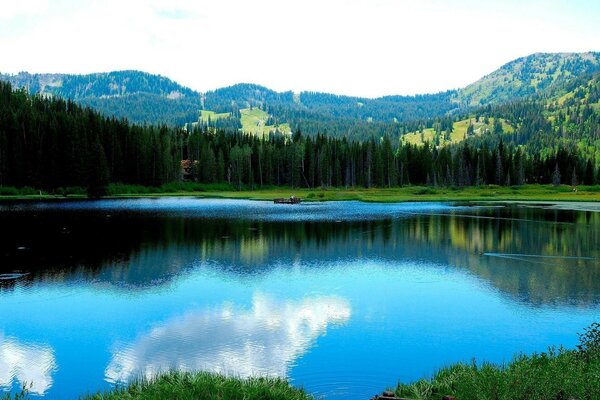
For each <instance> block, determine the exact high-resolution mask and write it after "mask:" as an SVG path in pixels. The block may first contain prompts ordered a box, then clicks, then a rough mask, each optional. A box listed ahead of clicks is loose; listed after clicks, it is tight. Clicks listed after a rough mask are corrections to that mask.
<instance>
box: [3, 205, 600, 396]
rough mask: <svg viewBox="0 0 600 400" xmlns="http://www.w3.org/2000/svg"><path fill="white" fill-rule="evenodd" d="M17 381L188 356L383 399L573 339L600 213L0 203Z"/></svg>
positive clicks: (90, 374) (71, 392) (7, 373)
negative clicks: (465, 364) (447, 368)
mask: <svg viewBox="0 0 600 400" xmlns="http://www.w3.org/2000/svg"><path fill="white" fill-rule="evenodd" d="M0 226H1V229H0V315H2V322H1V323H0V387H1V388H3V389H4V390H15V389H16V388H17V387H19V386H20V385H21V384H22V383H23V382H31V384H32V387H31V391H32V393H33V394H34V395H35V396H34V397H40V398H47V399H55V398H56V399H64V398H76V397H77V396H78V395H80V394H82V393H86V392H95V391H98V390H106V389H109V388H111V387H112V386H113V385H115V384H120V383H124V382H127V381H128V380H130V379H132V378H135V377H139V376H152V375H153V374H155V373H157V372H159V371H163V370H168V369H172V368H177V369H182V370H210V371H218V372H222V373H227V374H234V375H240V376H252V375H271V376H281V377H287V378H289V379H290V381H291V382H292V383H293V384H294V385H298V386H303V387H305V388H306V389H307V390H308V391H309V392H311V393H315V394H317V395H324V396H325V397H326V398H327V399H342V398H357V399H359V398H365V399H366V398H368V397H370V396H372V395H373V394H375V393H377V392H379V391H381V390H382V389H383V388H385V387H386V386H391V385H394V384H395V382H397V380H398V379H401V380H414V379H418V378H421V377H424V376H429V375H430V374H431V373H432V372H433V371H435V369H436V368H439V367H441V366H443V365H447V364H448V363H451V362H455V361H470V360H472V359H473V358H474V359H476V360H489V361H494V362H503V361H508V360H510V358H511V357H512V355H513V354H514V353H515V352H518V351H524V352H528V353H530V352H534V351H543V350H545V349H546V348H547V346H548V345H551V344H563V345H565V346H567V347H573V346H574V345H575V344H576V342H577V335H576V333H577V332H580V331H581V330H582V329H583V328H584V327H586V326H587V325H589V324H590V323H591V322H593V321H594V320H596V321H597V320H598V315H600V312H599V311H600V261H599V260H600V213H597V212H592V211H573V210H565V209H553V208H551V207H547V206H545V205H543V204H541V205H511V204H498V205H483V206H482V205H480V206H470V205H452V204H446V203H402V204H376V203H374V204H371V203H360V202H331V203H329V202H325V203H314V204H310V203H307V204H301V205H297V206H289V205H275V204H272V203H270V202H257V201H245V200H206V199H194V198H164V199H136V200H101V201H69V202H51V203H1V204H0Z"/></svg>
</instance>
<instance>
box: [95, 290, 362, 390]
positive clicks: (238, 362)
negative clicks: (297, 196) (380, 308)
mask: <svg viewBox="0 0 600 400" xmlns="http://www.w3.org/2000/svg"><path fill="white" fill-rule="evenodd" d="M350 314H351V310H350V305H349V304H348V302H347V301H346V300H344V299H342V298H339V297H314V298H308V299H304V300H302V301H297V302H294V301H285V302H278V301H275V300H274V299H272V298H270V297H267V296H265V295H256V296H254V299H253V305H252V308H251V309H250V310H247V309H240V308H235V307H234V306H233V305H231V304H224V305H223V306H221V307H219V308H216V309H207V310H203V311H198V312H191V313H188V314H185V315H183V316H180V317H177V318H174V319H171V320H169V321H167V322H165V323H164V324H161V325H160V326H157V327H155V328H153V329H152V330H150V331H149V332H148V333H147V334H145V335H143V336H141V337H139V338H138V339H137V340H136V341H134V342H133V343H131V344H126V345H122V346H117V348H116V349H115V351H114V352H113V357H112V360H111V362H110V364H109V365H108V367H107V368H106V371H105V374H106V379H107V380H108V381H109V382H127V381H128V380H129V379H131V378H135V377H139V376H144V377H146V378H150V377H152V376H154V375H155V374H157V373H158V372H161V371H168V370H171V369H177V370H183V371H199V370H202V371H212V372H219V373H224V374H230V375H235V376H241V377H249V376H255V375H261V376H265V375H267V376H279V377H285V376H287V372H288V367H289V366H290V364H291V363H292V362H293V361H294V360H296V359H297V358H298V357H300V356H301V355H302V354H304V353H305V352H306V351H307V350H308V349H309V348H310V346H311V345H312V344H313V343H314V341H315V340H316V339H317V338H318V337H319V336H320V335H323V334H324V333H325V332H326V330H327V327H328V326H329V325H337V324H342V323H345V322H346V321H348V319H349V318H350Z"/></svg>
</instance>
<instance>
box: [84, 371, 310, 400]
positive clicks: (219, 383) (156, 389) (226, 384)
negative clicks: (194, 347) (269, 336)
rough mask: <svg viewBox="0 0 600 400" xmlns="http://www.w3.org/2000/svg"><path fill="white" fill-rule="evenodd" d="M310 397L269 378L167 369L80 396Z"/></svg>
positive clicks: (87, 399) (145, 399)
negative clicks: (164, 371)
mask: <svg viewBox="0 0 600 400" xmlns="http://www.w3.org/2000/svg"><path fill="white" fill-rule="evenodd" d="M113 399H114V400H117V399H119V400H121V399H132V400H133V399H136V400H154V399H156V400H163V399H171V400H183V399H186V400H187V399H190V400H192V399H193V400H213V399H214V400H217V399H219V400H222V399H223V400H224V399H228V400H238V399H239V400H254V399H256V400H288V399H289V400H309V399H313V397H312V396H310V395H308V394H306V393H305V392H304V390H302V389H296V388H293V387H292V386H290V385H289V384H288V383H287V382H286V381H285V380H282V379H271V378H249V379H238V378H226V377H223V376H221V375H217V374H213V373H208V372H198V373H191V372H170V373H167V374H165V375H161V376H159V377H158V378H156V379H155V380H150V381H149V380H140V381H137V382H134V383H132V384H130V385H128V386H126V387H123V388H117V389H114V390H112V391H109V392H105V393H97V394H94V395H88V396H84V397H82V400H113Z"/></svg>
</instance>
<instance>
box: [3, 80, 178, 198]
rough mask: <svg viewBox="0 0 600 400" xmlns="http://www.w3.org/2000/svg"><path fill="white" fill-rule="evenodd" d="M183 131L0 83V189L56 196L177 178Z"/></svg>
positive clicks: (94, 193) (159, 182) (157, 182)
mask: <svg viewBox="0 0 600 400" xmlns="http://www.w3.org/2000/svg"><path fill="white" fill-rule="evenodd" d="M183 140H184V137H183V132H180V131H178V130H172V129H168V128H166V127H153V126H137V125H130V124H128V123H127V122H126V121H125V120H117V119H114V118H107V117H103V116H101V115H100V114H98V113H97V112H95V111H92V110H91V109H86V108H82V107H80V106H78V105H76V104H75V103H74V102H72V101H64V100H61V99H49V98H46V97H41V96H30V95H29V94H28V93H27V91H25V90H17V91H13V90H12V88H11V86H10V84H7V83H2V82H0V185H2V186H16V187H23V186H32V187H35V188H40V189H46V190H55V189H57V188H59V187H69V186H84V187H88V190H89V191H90V194H92V195H100V194H102V192H103V188H105V186H106V184H107V183H108V182H109V181H112V182H123V183H137V184H143V185H160V184H162V183H165V182H171V181H174V180H178V179H179V178H180V175H181V174H180V161H181V148H182V145H181V141H183Z"/></svg>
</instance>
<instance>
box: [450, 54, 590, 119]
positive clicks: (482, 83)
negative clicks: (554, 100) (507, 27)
mask: <svg viewBox="0 0 600 400" xmlns="http://www.w3.org/2000/svg"><path fill="white" fill-rule="evenodd" d="M598 71H600V52H589V53H536V54H532V55H529V56H527V57H522V58H518V59H516V60H513V61H511V62H509V63H507V64H505V65H503V66H502V67H500V68H499V69H497V70H496V71H494V72H492V73H491V74H489V75H486V76H484V77H483V78H481V79H479V80H478V81H476V82H474V83H472V84H470V85H468V86H467V87H465V88H463V89H460V90H458V91H457V92H456V95H455V96H453V98H452V100H453V101H454V102H456V103H458V104H461V105H464V106H473V107H477V106H484V105H487V104H498V103H503V102H506V101H511V100H515V99H520V98H525V97H529V96H534V95H542V96H552V95H553V94H554V93H555V92H556V90H559V89H560V88H562V87H564V86H565V85H566V84H568V83H569V82H570V81H572V80H574V79H577V77H579V76H582V75H588V74H592V73H594V72H598Z"/></svg>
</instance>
